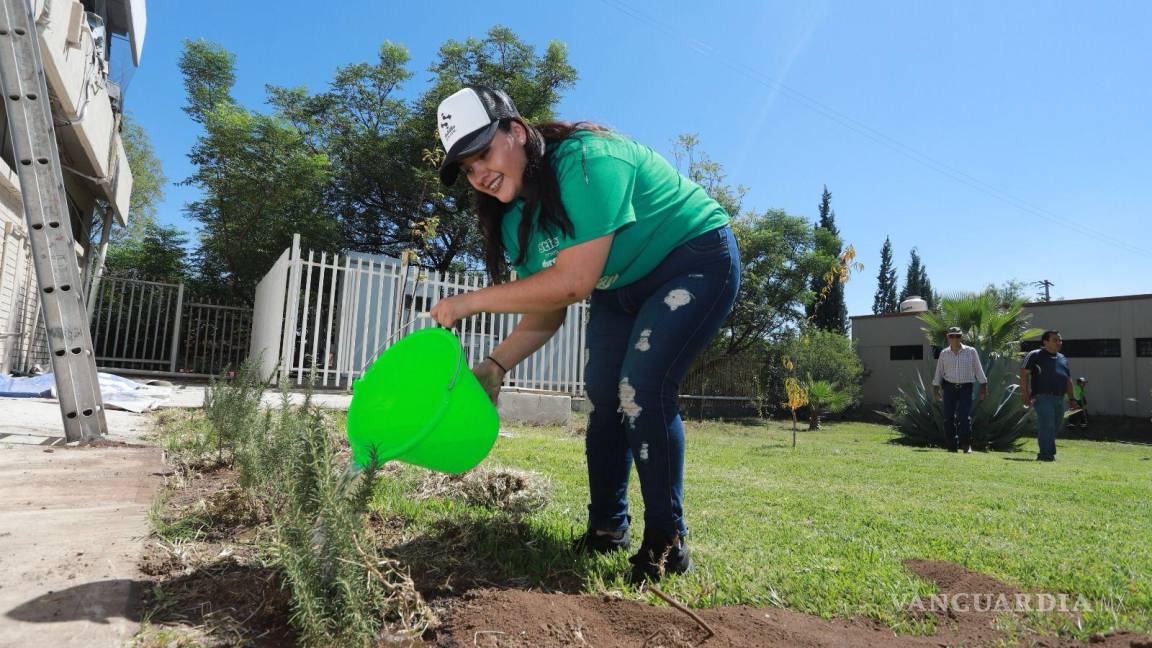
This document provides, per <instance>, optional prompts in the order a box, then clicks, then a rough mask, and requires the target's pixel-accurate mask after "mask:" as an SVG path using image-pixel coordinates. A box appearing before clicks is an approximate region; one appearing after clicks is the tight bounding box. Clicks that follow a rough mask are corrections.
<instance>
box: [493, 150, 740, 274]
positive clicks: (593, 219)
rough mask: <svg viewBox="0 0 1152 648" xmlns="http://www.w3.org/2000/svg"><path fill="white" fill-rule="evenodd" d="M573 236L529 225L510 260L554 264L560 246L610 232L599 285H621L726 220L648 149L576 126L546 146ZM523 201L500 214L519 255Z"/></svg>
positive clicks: (508, 243)
mask: <svg viewBox="0 0 1152 648" xmlns="http://www.w3.org/2000/svg"><path fill="white" fill-rule="evenodd" d="M548 150H549V152H550V154H551V156H552V157H551V164H552V168H553V170H554V171H555V172H556V178H557V180H558V181H559V184H560V199H561V201H563V203H564V209H565V210H566V211H567V212H568V218H569V219H571V221H572V226H573V230H574V235H573V236H566V235H564V234H563V233H561V232H541V231H539V228H536V227H534V228H533V231H532V234H531V236H529V238H528V254H527V255H525V257H524V262H523V263H521V264H519V265H516V266H515V270H516V272H517V274H518V275H519V276H520V277H526V276H528V275H531V274H533V273H536V272H539V271H540V270H542V269H544V268H547V267H551V266H552V265H553V264H554V263H556V255H557V254H558V253H559V252H560V250H563V249H565V248H569V247H572V246H574V245H577V244H580V243H585V242H587V241H591V240H593V239H596V238H599V237H601V236H605V235H607V234H610V233H612V232H615V234H616V235H615V237H614V238H613V239H612V250H611V252H610V253H609V254H608V261H607V263H606V264H605V265H604V272H603V274H602V275H601V278H600V282H599V283H598V284H597V285H596V287H597V288H599V289H608V288H619V287H621V286H626V285H628V284H630V283H632V282H634V281H636V280H638V279H640V278H641V277H643V276H645V275H646V274H648V273H649V272H652V270H653V269H654V268H655V267H656V266H657V265H659V263H660V262H661V261H663V260H664V257H666V256H668V253H669V252H671V251H672V250H673V249H674V248H675V247H677V246H678V245H680V244H681V243H684V242H685V241H687V240H689V239H692V238H694V237H696V236H699V235H701V234H704V233H705V232H710V231H712V230H714V229H718V228H720V227H723V226H724V225H726V224H727V223H728V214H727V213H725V211H724V208H723V207H721V206H720V204H719V203H717V202H716V201H715V200H713V199H712V198H711V196H709V195H708V194H707V192H705V191H704V189H703V188H701V187H700V185H698V184H696V183H695V182H692V181H691V180H689V179H688V178H685V177H684V176H682V175H680V173H679V172H678V171H677V170H676V169H675V168H674V167H673V166H672V165H671V164H669V163H668V161H667V160H665V159H664V158H663V157H661V156H660V155H659V154H658V153H656V152H655V151H653V150H652V149H650V148H648V147H647V146H644V145H643V144H639V143H637V142H634V141H632V140H630V139H628V138H626V137H623V136H621V135H618V134H615V133H602V132H600V133H597V132H591V131H577V132H575V133H573V134H572V135H570V136H569V137H568V138H567V139H565V140H563V141H561V142H557V143H555V144H553V145H551V146H549V148H548ZM523 208H524V201H523V200H522V199H517V200H516V201H515V202H514V203H512V204H511V205H510V206H509V208H508V211H507V212H506V213H505V215H504V220H503V221H502V223H501V229H502V232H503V238H504V247H505V248H506V249H507V251H508V258H509V259H510V260H512V261H515V259H516V258H517V257H518V256H519V253H520V246H519V244H518V242H517V230H518V228H519V226H520V219H521V218H522V217H523Z"/></svg>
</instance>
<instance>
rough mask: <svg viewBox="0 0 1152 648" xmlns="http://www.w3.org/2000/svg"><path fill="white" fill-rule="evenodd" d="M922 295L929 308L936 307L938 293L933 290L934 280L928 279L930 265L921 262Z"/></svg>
mask: <svg viewBox="0 0 1152 648" xmlns="http://www.w3.org/2000/svg"><path fill="white" fill-rule="evenodd" d="M920 291H921V292H920V296H921V297H923V298H924V301H926V302H928V309H929V310H931V309H933V308H935V307H936V295H935V294H933V292H932V282H931V281H929V279H928V266H926V265H924V264H923V263H921V264H920Z"/></svg>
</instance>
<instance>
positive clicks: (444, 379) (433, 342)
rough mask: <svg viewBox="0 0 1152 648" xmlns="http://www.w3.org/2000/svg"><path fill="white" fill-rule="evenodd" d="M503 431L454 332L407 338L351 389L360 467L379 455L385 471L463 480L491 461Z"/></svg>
mask: <svg viewBox="0 0 1152 648" xmlns="http://www.w3.org/2000/svg"><path fill="white" fill-rule="evenodd" d="M499 431H500V419H499V416H498V414H497V413H496V408H495V407H494V406H493V405H492V401H491V400H490V399H489V398H488V395H487V394H486V393H485V392H484V388H483V387H481V386H480V382H479V381H478V380H476V376H474V375H472V371H471V370H469V369H468V366H467V363H466V362H465V357H464V348H463V347H462V346H461V345H460V340H459V339H458V338H457V337H456V335H455V334H454V333H452V332H451V331H449V330H448V329H442V328H430V329H424V330H420V331H416V332H414V333H411V334H409V335H407V336H405V337H404V338H402V339H401V340H400V341H398V342H396V343H395V344H393V345H392V346H391V347H389V348H388V350H387V351H385V352H384V353H382V354H381V355H380V357H379V358H377V359H376V362H375V363H373V364H372V367H371V368H370V369H369V370H368V371H367V372H366V373H365V374H364V375H363V377H361V378H360V380H357V381H356V382H355V384H354V385H353V388H352V404H351V405H350V406H349V408H348V441H349V443H350V444H351V446H352V459H353V461H355V462H356V464H357V465H359V466H361V467H363V466H367V465H369V464H370V463H371V461H372V451H373V449H375V451H376V459H377V461H379V462H380V463H383V462H385V461H391V460H397V461H403V462H405V463H410V464H415V465H417V466H423V467H425V468H430V469H432V470H438V471H440V472H447V473H460V472H464V471H466V470H470V469H472V468H474V467H476V464H478V463H480V461H481V460H483V459H484V457H486V456H487V455H488V452H489V451H490V450H491V449H492V445H493V444H494V443H496V436H497V434H498V433H499Z"/></svg>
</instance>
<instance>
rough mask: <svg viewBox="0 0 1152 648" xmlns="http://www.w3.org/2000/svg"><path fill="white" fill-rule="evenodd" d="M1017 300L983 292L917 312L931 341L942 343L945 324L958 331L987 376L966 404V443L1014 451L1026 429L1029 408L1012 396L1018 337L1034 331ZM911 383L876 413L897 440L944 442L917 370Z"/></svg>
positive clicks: (939, 418) (937, 412)
mask: <svg viewBox="0 0 1152 648" xmlns="http://www.w3.org/2000/svg"><path fill="white" fill-rule="evenodd" d="M1028 319H1029V316H1028V315H1027V314H1025V313H1024V311H1023V302H1022V301H1017V302H1014V303H1012V304H1008V305H1007V306H1002V305H1001V304H1000V303H999V299H997V297H996V296H995V295H993V294H991V293H989V292H984V293H981V294H978V295H967V296H964V295H960V296H953V297H946V298H944V299H941V300H940V303H939V307H938V309H937V310H936V311H930V312H926V313H922V314H921V315H920V321H921V322H923V323H924V327H923V328H922V330H923V331H924V335H925V336H926V337H927V338H928V340H929V341H930V342H931V343H932V344H936V345H940V344H943V343H944V340H945V335H946V333H947V331H948V329H949V328H950V327H953V326H957V327H959V328H960V329H961V330H962V331H964V343H965V344H968V345H969V346H972V347H974V348H975V349H976V352H977V353H978V354H979V355H980V362H981V364H983V365H984V372H985V374H986V375H987V376H988V397H987V398H985V399H984V400H983V401H976V402H974V403H973V404H972V447H973V448H977V449H990V450H1001V451H1012V450H1017V449H1019V447H1020V444H1021V441H1020V437H1021V436H1023V435H1024V434H1026V433H1027V432H1028V431H1029V429H1030V424H1029V422H1028V421H1029V418H1028V415H1029V411H1030V410H1025V409H1024V407H1023V402H1022V401H1021V400H1020V398H1019V397H1018V396H1016V390H1017V389H1018V388H1019V385H1017V383H1016V371H1017V359H1018V356H1019V349H1020V341H1021V340H1024V339H1028V338H1032V337H1036V336H1038V335H1040V333H1041V332H1042V331H1041V330H1040V329H1035V328H1028V326H1027V322H1028ZM916 377H917V381H916V382H915V383H913V384H911V385H907V386H905V387H903V388H901V389H900V390H899V393H898V394H897V395H896V396H895V397H893V399H892V410H893V411H892V412H881V414H883V415H884V416H886V417H888V418H889V420H891V421H892V426H893V427H894V428H895V429H896V431H897V432H899V433H900V438H899V439H898V441H900V442H901V443H907V444H909V445H918V446H940V447H944V446H946V441H945V439H944V415H943V410H942V404H941V403H940V402H938V401H936V400H935V398H934V397H933V394H932V386H931V385H930V384H925V381H924V377H923V376H921V375H919V373H917V376H916Z"/></svg>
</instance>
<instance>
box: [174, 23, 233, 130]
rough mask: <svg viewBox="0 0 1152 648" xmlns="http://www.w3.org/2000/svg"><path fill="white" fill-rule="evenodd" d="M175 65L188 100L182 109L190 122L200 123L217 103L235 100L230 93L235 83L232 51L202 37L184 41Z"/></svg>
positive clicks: (205, 120)
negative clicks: (177, 67)
mask: <svg viewBox="0 0 1152 648" xmlns="http://www.w3.org/2000/svg"><path fill="white" fill-rule="evenodd" d="M179 65H180V73H181V74H182V75H184V93H185V94H186V95H187V99H188V104H187V105H186V106H184V112H185V113H187V114H188V116H189V117H191V118H192V121H194V122H197V123H199V124H203V123H205V122H207V121H208V115H209V113H211V112H212V111H213V110H214V109H215V108H216V106H217V105H219V104H222V103H235V102H234V101H233V100H232V95H231V91H232V86H233V85H235V84H236V55H235V54H233V53H232V52H229V51H228V50H226V49H224V48H223V47H221V46H219V45H217V44H216V43H213V42H211V41H207V40H204V39H200V40H185V41H184V53H183V54H181V56H180V63H179Z"/></svg>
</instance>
